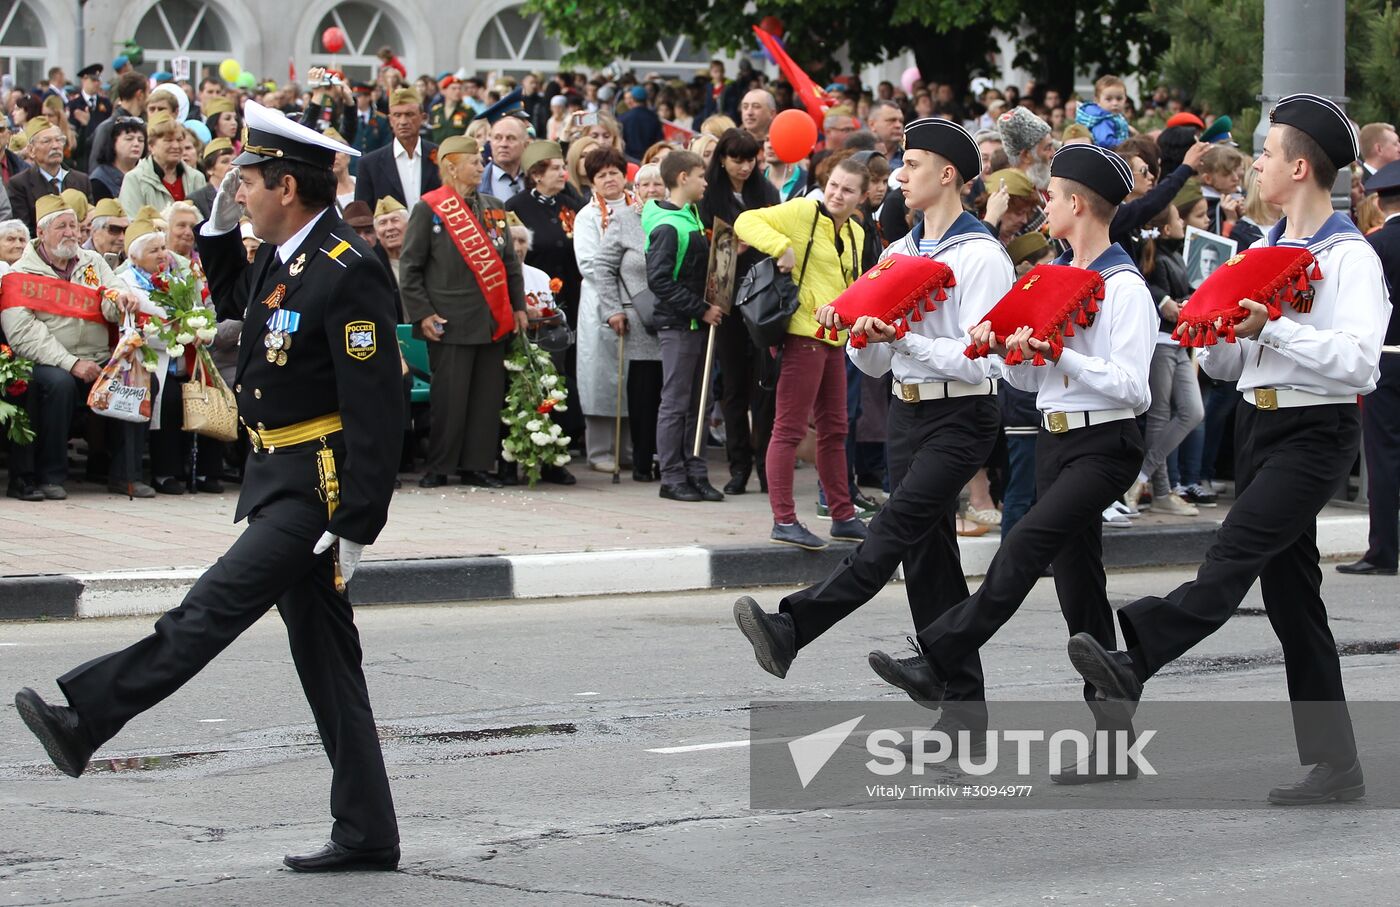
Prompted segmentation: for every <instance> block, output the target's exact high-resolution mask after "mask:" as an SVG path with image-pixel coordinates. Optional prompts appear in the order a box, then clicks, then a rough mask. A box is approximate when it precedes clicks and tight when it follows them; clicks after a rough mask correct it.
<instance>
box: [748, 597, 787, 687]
mask: <svg viewBox="0 0 1400 907" xmlns="http://www.w3.org/2000/svg"><path fill="white" fill-rule="evenodd" d="M734 623H736V624H738V625H739V632H740V633H743V634H744V637H745V638H746V639H748V641H749V642H750V643H751V644H752V645H753V656H754V658H757V659H758V664H759V666H760V667H762V668H763V670H765V671H767V672H768V673H769V674H772V675H773V676H774V677H786V676H787V672H788V668H789V667H791V666H792V660H793V659H794V658H796V657H797V628H795V627H794V626H793V625H792V615H790V614H783V613H781V612H779V613H778V614H769V613H767V612H765V611H764V610H763V609H762V608H760V607H759V606H758V602H756V601H754V600H753V599H751V598H749V597H748V596H747V595H744V596H740V598H739V600H738V601H736V602H735V603H734Z"/></svg>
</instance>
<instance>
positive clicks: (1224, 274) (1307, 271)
mask: <svg viewBox="0 0 1400 907" xmlns="http://www.w3.org/2000/svg"><path fill="white" fill-rule="evenodd" d="M1321 279H1322V269H1321V268H1319V267H1318V266H1317V259H1315V258H1313V255H1312V253H1311V252H1309V251H1308V250H1307V249H1303V248H1299V247H1297V246H1260V247H1259V248H1257V249H1246V250H1245V251H1243V252H1241V253H1240V254H1238V255H1236V256H1235V257H1234V258H1231V259H1230V260H1229V261H1227V262H1225V264H1223V265H1221V266H1220V267H1218V268H1216V269H1215V271H1214V272H1212V273H1211V275H1210V276H1209V277H1207V278H1206V279H1205V281H1204V282H1203V283H1202V284H1201V285H1200V286H1199V287H1197V288H1196V291H1195V292H1194V293H1192V294H1191V298H1190V299H1189V300H1187V302H1186V304H1185V305H1184V306H1182V307H1181V313H1180V314H1178V315H1177V317H1176V330H1175V331H1173V332H1172V336H1173V337H1175V338H1176V339H1177V341H1178V342H1179V343H1180V344H1181V345H1182V346H1213V345H1214V344H1215V343H1216V342H1217V341H1218V340H1219V339H1220V337H1221V336H1223V337H1224V338H1225V342H1226V343H1234V342H1235V325H1237V324H1239V323H1240V322H1241V321H1244V320H1245V319H1246V318H1248V317H1249V310H1248V309H1246V308H1245V307H1244V306H1242V305H1240V300H1242V299H1252V300H1254V301H1255V302H1258V303H1262V304H1263V305H1264V306H1265V307H1266V308H1267V309H1268V310H1269V320H1270V321H1272V320H1273V319H1275V318H1277V317H1279V315H1280V314H1282V305H1283V304H1284V303H1288V304H1289V305H1291V306H1293V308H1294V309H1295V310H1296V311H1299V312H1308V311H1311V310H1312V300H1313V291H1312V289H1311V287H1310V286H1309V281H1312V280H1321ZM1217 320H1218V321H1219V322H1220V325H1221V329H1220V331H1219V332H1218V333H1217V331H1216V327H1215V325H1216V321H1217Z"/></svg>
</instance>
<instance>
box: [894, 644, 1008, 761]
mask: <svg viewBox="0 0 1400 907" xmlns="http://www.w3.org/2000/svg"><path fill="white" fill-rule="evenodd" d="M918 657H919V658H922V657H923V656H922V655H920V656H918ZM979 704H980V703H979ZM932 730H935V731H942V732H943V733H945V734H947V735H948V740H949V742H950V743H951V744H952V746H951V747H950V749H949V750H948V759H957V758H958V757H959V756H967V757H968V758H970V759H982V758H984V757H985V756H986V755H987V729H986V728H985V727H973V726H972V725H971V724H969V723H968V722H967V720H966V719H964V718H963V717H962V716H961V715H959V714H958V713H957V712H956V711H954V709H953V706H952V705H950V704H949V703H946V702H945V703H944V704H943V714H942V715H940V716H938V721H936V722H934V725H933V728H932ZM964 731H966V732H967V738H966V740H967V748H966V749H964V748H963V739H964V738H963V736H962V735H963V732H964ZM895 749H897V750H899V751H900V752H901V753H903V754H904V755H905V758H907V759H911V760H912V759H913V758H914V743H913V741H912V740H911V741H909V742H906V743H901V744H899V745H898V746H896V747H895ZM928 751H929V745H928V744H925V746H924V752H926V753H927V752H928Z"/></svg>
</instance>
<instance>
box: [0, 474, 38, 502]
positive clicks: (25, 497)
mask: <svg viewBox="0 0 1400 907" xmlns="http://www.w3.org/2000/svg"><path fill="white" fill-rule="evenodd" d="M5 494H6V496H7V497H11V498H14V499H15V500H16V501H42V500H43V499H44V493H43V492H42V491H40V490H39V486H38V485H36V484H34V483H33V482H31V481H29V480H28V479H23V478H16V479H11V480H10V487H9V488H7V489H6V490H5Z"/></svg>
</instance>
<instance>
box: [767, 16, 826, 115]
mask: <svg viewBox="0 0 1400 907" xmlns="http://www.w3.org/2000/svg"><path fill="white" fill-rule="evenodd" d="M753 33H754V34H755V35H757V36H758V40H759V42H760V43H761V44H762V45H763V49H764V50H766V51H768V55H769V56H771V57H772V58H773V59H774V60H775V61H777V63H778V69H779V70H781V71H782V74H783V78H784V79H786V80H787V81H788V84H789V85H791V86H792V92H793V94H794V95H796V96H797V98H798V99H799V100H800V101H802V106H803V107H804V108H806V110H807V113H808V115H809V116H811V118H812V121H813V122H814V123H816V124H817V132H821V131H822V128H823V127H824V126H825V124H826V111H827V108H828V107H833V106H835V103H836V102H835V100H834V99H832V98H831V97H828V96H827V93H826V92H825V91H822V89H821V86H819V85H818V84H817V83H816V82H813V81H812V77H811V76H809V75H807V73H805V72H803V71H802V67H801V66H798V65H797V64H796V63H794V62H793V59H792V57H789V56H788V53H787V51H786V50H784V49H783V46H782V45H781V44H779V43H778V39H777V38H775V37H773V35H771V34H769V33H768V32H766V31H764V30H763V29H761V28H759V27H758V26H757V25H755V26H754V27H753Z"/></svg>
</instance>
